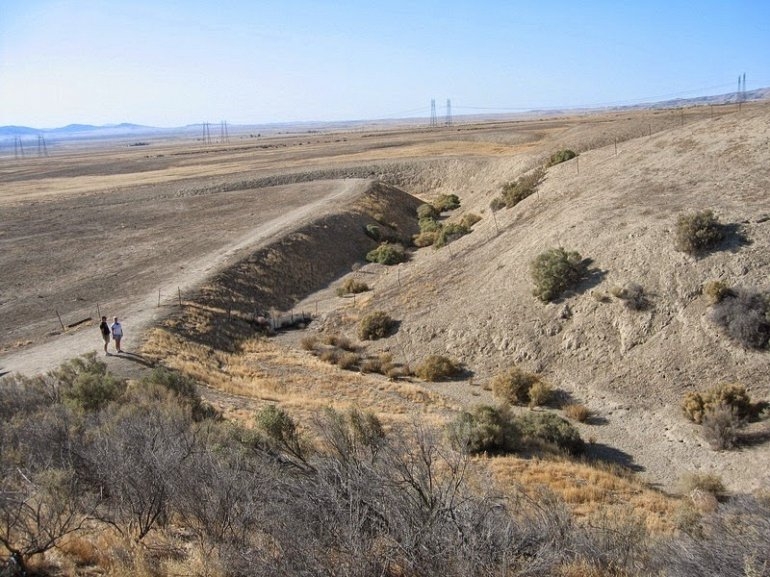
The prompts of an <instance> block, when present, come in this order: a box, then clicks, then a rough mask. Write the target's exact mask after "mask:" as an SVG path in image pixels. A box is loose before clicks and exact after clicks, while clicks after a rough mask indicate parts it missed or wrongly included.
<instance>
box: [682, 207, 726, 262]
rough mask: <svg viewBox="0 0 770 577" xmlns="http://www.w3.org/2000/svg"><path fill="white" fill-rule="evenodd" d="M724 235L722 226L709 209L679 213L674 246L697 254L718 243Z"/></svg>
mask: <svg viewBox="0 0 770 577" xmlns="http://www.w3.org/2000/svg"><path fill="white" fill-rule="evenodd" d="M724 236H725V233H724V227H723V226H722V225H721V224H720V223H719V220H718V219H717V217H716V216H714V213H713V211H711V210H702V211H699V212H696V213H693V214H686V215H681V216H679V218H677V221H676V229H675V238H674V248H675V249H676V250H678V251H680V252H686V253H688V254H698V253H700V252H704V251H707V250H709V249H711V248H713V247H714V246H716V245H717V244H719V243H720V242H721V241H722V239H723V238H724Z"/></svg>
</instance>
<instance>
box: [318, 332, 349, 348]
mask: <svg viewBox="0 0 770 577" xmlns="http://www.w3.org/2000/svg"><path fill="white" fill-rule="evenodd" d="M323 342H324V343H325V344H327V345H329V346H332V347H337V348H338V349H342V350H343V351H355V350H356V346H355V345H354V344H353V343H352V342H351V341H350V339H349V338H348V337H346V336H345V335H341V334H339V333H329V334H327V335H324V337H323Z"/></svg>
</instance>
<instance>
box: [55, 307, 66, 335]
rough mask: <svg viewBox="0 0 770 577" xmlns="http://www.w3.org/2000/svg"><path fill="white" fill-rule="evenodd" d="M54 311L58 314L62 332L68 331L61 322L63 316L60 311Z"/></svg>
mask: <svg viewBox="0 0 770 577" xmlns="http://www.w3.org/2000/svg"><path fill="white" fill-rule="evenodd" d="M54 311H55V312H56V316H57V317H58V319H59V324H60V325H61V330H62V331H66V330H67V329H65V328H64V323H63V322H62V320H61V315H60V314H59V311H58V310H57V309H54Z"/></svg>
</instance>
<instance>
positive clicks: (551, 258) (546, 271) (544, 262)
mask: <svg viewBox="0 0 770 577" xmlns="http://www.w3.org/2000/svg"><path fill="white" fill-rule="evenodd" d="M530 273H531V275H532V280H533V281H534V282H535V289H534V291H533V294H534V295H535V296H536V297H537V298H539V299H540V300H541V301H544V302H549V301H553V300H556V299H557V298H558V297H559V296H561V294H562V293H563V292H564V291H566V290H567V289H569V288H572V287H573V286H575V285H576V284H577V283H578V282H580V279H581V278H583V276H584V274H585V265H584V264H583V259H582V257H581V256H580V253H578V252H575V251H566V250H564V249H563V248H552V249H548V250H547V251H545V252H542V253H540V254H539V255H538V256H537V257H535V258H534V259H533V260H532V262H531V263H530Z"/></svg>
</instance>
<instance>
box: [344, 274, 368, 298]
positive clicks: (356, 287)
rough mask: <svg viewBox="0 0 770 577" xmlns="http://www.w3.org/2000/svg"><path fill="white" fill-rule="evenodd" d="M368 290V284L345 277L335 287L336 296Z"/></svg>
mask: <svg viewBox="0 0 770 577" xmlns="http://www.w3.org/2000/svg"><path fill="white" fill-rule="evenodd" d="M368 290H369V285H368V284H366V283H365V282H362V281H359V280H356V279H354V278H348V279H345V282H343V283H342V286H341V287H339V288H337V296H345V295H356V294H360V293H363V292H366V291H368Z"/></svg>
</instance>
